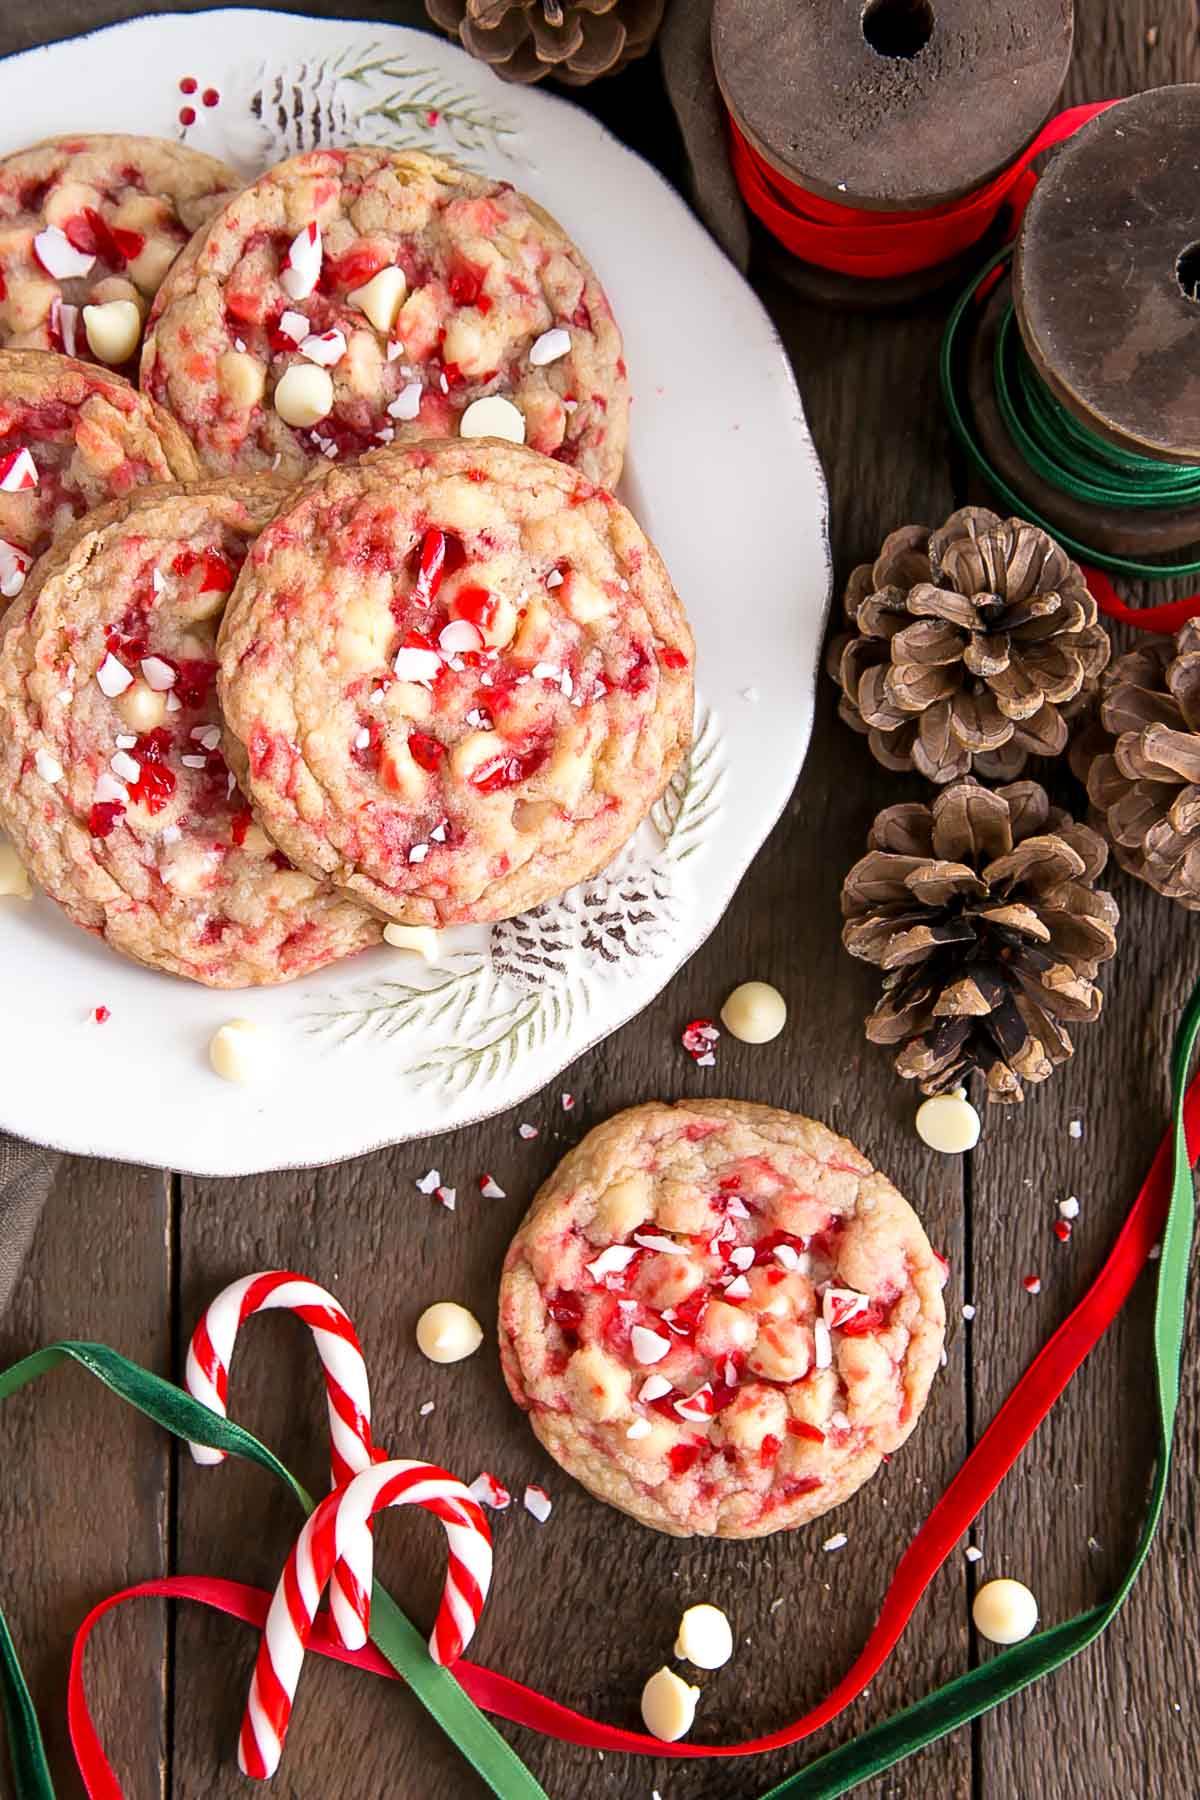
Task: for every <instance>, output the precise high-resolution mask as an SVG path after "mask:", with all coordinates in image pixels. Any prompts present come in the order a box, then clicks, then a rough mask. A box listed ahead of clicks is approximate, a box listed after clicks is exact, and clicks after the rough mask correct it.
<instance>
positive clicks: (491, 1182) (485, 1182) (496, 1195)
mask: <svg viewBox="0 0 1200 1800" xmlns="http://www.w3.org/2000/svg"><path fill="white" fill-rule="evenodd" d="M479 1191H480V1193H481V1194H482V1195H483V1197H484V1199H485V1200H507V1199H508V1195H507V1194H506V1193H505V1191H504V1189H503V1188H502V1187H501V1186H500V1183H499V1182H498V1181H497V1180H496V1177H495V1176H494V1175H481V1176H480V1177H479Z"/></svg>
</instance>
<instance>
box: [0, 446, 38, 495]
mask: <svg viewBox="0 0 1200 1800" xmlns="http://www.w3.org/2000/svg"><path fill="white" fill-rule="evenodd" d="M37 484H38V471H37V464H36V463H35V462H34V460H33V457H32V456H31V454H30V453H29V451H28V450H10V451H9V453H8V455H7V456H0V492H3V493H5V494H20V493H24V492H26V491H27V490H28V489H29V488H35V487H36V486H37Z"/></svg>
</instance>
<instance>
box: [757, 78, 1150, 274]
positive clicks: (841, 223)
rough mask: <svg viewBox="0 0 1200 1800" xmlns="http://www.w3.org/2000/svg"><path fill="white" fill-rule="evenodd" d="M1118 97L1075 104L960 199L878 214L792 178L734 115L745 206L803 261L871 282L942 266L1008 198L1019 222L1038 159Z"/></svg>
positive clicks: (973, 240) (980, 233)
mask: <svg viewBox="0 0 1200 1800" xmlns="http://www.w3.org/2000/svg"><path fill="white" fill-rule="evenodd" d="M1115 104H1116V102H1115V101H1113V100H1097V101H1094V102H1092V103H1091V104H1090V105H1087V106H1069V107H1068V108H1067V109H1066V111H1065V112H1060V113H1058V114H1056V115H1055V117H1054V118H1053V119H1051V120H1049V121H1048V123H1047V124H1045V125H1043V127H1042V129H1041V130H1040V131H1039V132H1038V134H1037V136H1036V137H1035V138H1034V140H1033V142H1032V143H1031V144H1030V145H1028V147H1027V148H1026V149H1025V150H1024V151H1022V153H1021V155H1020V156H1019V157H1018V158H1017V160H1016V162H1015V163H1013V164H1012V165H1011V167H1009V168H1007V169H1004V170H1003V171H1002V172H1001V173H1000V174H999V175H997V176H996V177H995V178H994V179H993V180H992V181H989V182H987V183H985V185H984V186H983V187H981V188H975V189H973V190H972V191H971V192H970V193H969V194H964V195H962V197H961V198H960V199H958V200H949V201H947V202H946V203H945V204H944V205H942V206H932V207H930V208H929V209H928V210H927V211H924V212H874V211H867V210H865V209H863V208H861V207H857V206H842V205H840V204H839V203H838V202H837V201H836V200H826V199H824V198H823V197H822V196H821V195H819V194H813V193H810V192H809V190H808V189H807V188H803V187H800V186H799V185H798V184H797V183H795V182H792V181H788V180H787V178H786V177H785V176H783V175H781V174H780V173H779V170H778V169H776V168H774V167H773V166H772V165H771V164H770V163H769V162H768V161H767V160H766V158H765V157H763V156H761V155H760V154H759V152H758V151H757V150H756V149H755V148H754V146H753V145H752V144H751V143H750V142H749V140H748V139H747V138H746V137H744V136H743V134H742V132H741V131H740V129H739V128H738V125H737V122H736V120H735V119H734V118H733V117H732V115H730V117H729V134H730V161H731V162H732V164H733V172H734V175H735V177H736V178H737V184H738V187H739V188H740V189H741V191H742V197H743V199H744V200H745V202H746V205H747V206H748V207H749V208H750V211H751V212H752V213H753V214H754V215H755V217H756V218H757V219H759V220H761V221H762V223H763V224H764V225H765V226H766V227H767V230H768V231H769V232H771V234H772V235H773V236H774V237H776V238H778V240H779V242H780V243H781V244H782V245H783V246H784V248H785V249H787V250H790V251H791V252H792V255H793V256H797V257H799V258H800V259H801V261H802V262H807V263H815V264H816V266H817V267H818V268H821V269H832V270H834V271H835V272H836V273H837V274H839V275H856V276H859V277H860V278H862V279H864V280H867V281H883V280H886V279H887V278H888V277H890V276H895V275H912V274H915V273H917V271H918V270H921V269H932V268H936V267H937V265H938V264H939V263H944V262H948V261H949V260H950V259H951V258H952V257H954V256H958V255H960V254H961V253H962V252H963V251H964V250H969V249H970V248H971V246H972V245H973V244H977V243H978V242H979V240H980V238H982V237H983V236H984V234H985V233H986V232H987V230H988V228H989V226H990V225H991V224H992V222H993V220H994V219H995V218H996V217H997V215H998V214H999V212H1000V210H1001V208H1002V207H1003V206H1005V205H1006V204H1007V205H1009V206H1010V207H1011V208H1012V213H1013V226H1014V229H1015V226H1016V224H1017V222H1018V221H1019V219H1020V217H1021V214H1022V212H1023V211H1024V210H1025V205H1026V202H1027V201H1028V199H1029V196H1030V194H1031V193H1032V192H1033V188H1034V184H1035V182H1036V181H1037V175H1036V173H1035V171H1034V170H1033V169H1032V168H1031V166H1030V165H1031V164H1032V163H1033V161H1034V159H1035V158H1036V157H1038V156H1040V155H1041V154H1042V152H1043V151H1044V150H1049V149H1050V148H1051V147H1052V146H1053V145H1054V144H1061V143H1062V142H1063V141H1064V139H1066V138H1069V137H1073V136H1074V134H1075V133H1076V132H1077V131H1078V130H1079V128H1080V126H1081V125H1086V124H1087V122H1088V120H1089V119H1094V118H1095V117H1096V115H1097V114H1098V113H1102V112H1106V111H1107V110H1108V108H1109V107H1110V106H1114V105H1115Z"/></svg>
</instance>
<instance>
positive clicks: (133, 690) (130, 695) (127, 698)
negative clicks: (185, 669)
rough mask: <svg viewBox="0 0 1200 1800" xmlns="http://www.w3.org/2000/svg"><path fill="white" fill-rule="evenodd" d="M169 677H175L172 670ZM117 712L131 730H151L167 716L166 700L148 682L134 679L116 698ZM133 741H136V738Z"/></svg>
mask: <svg viewBox="0 0 1200 1800" xmlns="http://www.w3.org/2000/svg"><path fill="white" fill-rule="evenodd" d="M171 679H172V680H174V679H175V676H174V671H172V675H171ZM117 712H118V713H119V714H120V716H121V721H122V723H123V724H125V725H128V727H129V729H130V730H131V731H136V732H142V731H153V730H154V728H155V726H157V725H161V724H162V722H163V720H164V719H165V718H166V716H167V702H166V699H165V697H164V695H162V694H159V693H155V691H154V688H153V687H152V686H151V684H150V683H149V682H147V681H135V682H134V683H133V685H132V687H128V688H126V690H125V692H124V693H123V694H122V695H121V696H120V698H119V699H118V701H117ZM134 742H135V743H136V742H137V739H136V738H135V739H134Z"/></svg>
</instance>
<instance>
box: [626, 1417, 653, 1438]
mask: <svg viewBox="0 0 1200 1800" xmlns="http://www.w3.org/2000/svg"><path fill="white" fill-rule="evenodd" d="M650 1431H651V1425H650V1421H649V1419H635V1420H634V1421H633V1424H632V1425H630V1426H628V1427H627V1429H626V1432H625V1436H626V1437H627V1438H644V1437H649V1436H650Z"/></svg>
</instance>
